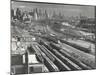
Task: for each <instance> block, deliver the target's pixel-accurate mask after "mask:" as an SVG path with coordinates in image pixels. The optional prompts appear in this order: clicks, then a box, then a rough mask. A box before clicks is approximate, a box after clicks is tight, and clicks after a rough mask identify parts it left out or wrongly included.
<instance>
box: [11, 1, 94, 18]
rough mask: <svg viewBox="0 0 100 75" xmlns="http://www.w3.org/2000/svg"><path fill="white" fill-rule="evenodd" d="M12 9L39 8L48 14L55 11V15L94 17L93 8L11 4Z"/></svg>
mask: <svg viewBox="0 0 100 75" xmlns="http://www.w3.org/2000/svg"><path fill="white" fill-rule="evenodd" d="M12 8H14V9H16V8H21V9H23V10H32V9H33V8H39V9H42V10H45V9H46V10H47V12H48V13H49V14H52V13H53V12H54V11H55V12H56V13H59V12H61V13H62V14H64V15H65V16H79V15H80V14H81V15H83V16H87V17H92V18H94V17H95V7H94V6H79V5H58V4H43V3H28V2H27V3H26V2H12Z"/></svg>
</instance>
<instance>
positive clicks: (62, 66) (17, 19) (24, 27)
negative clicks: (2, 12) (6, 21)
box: [10, 0, 96, 75]
mask: <svg viewBox="0 0 100 75" xmlns="http://www.w3.org/2000/svg"><path fill="white" fill-rule="evenodd" d="M10 11H11V25H10V29H11V31H10V34H11V37H10V38H11V40H10V56H11V58H10V61H11V62H10V64H11V65H10V74H11V75H16V74H34V73H49V72H64V71H66V72H67V71H82V70H94V69H96V6H95V5H81V4H67V3H66V4H63V3H49V2H48V3H47V2H35V1H17V0H11V9H10Z"/></svg>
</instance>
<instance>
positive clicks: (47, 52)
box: [32, 38, 92, 72]
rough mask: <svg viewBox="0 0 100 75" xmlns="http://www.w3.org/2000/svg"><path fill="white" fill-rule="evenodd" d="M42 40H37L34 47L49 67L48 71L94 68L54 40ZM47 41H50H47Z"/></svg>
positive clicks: (41, 59)
mask: <svg viewBox="0 0 100 75" xmlns="http://www.w3.org/2000/svg"><path fill="white" fill-rule="evenodd" d="M41 40H42V41H40V42H37V44H36V45H33V46H32V47H33V49H34V50H35V51H36V54H37V56H38V58H39V59H40V61H42V62H43V64H44V65H45V67H46V69H47V71H46V72H57V71H71V70H88V69H92V67H91V66H89V65H87V64H85V63H83V62H81V61H80V60H78V59H75V58H74V57H72V56H71V55H70V53H68V52H67V51H65V50H64V49H62V48H61V47H59V46H57V43H55V42H54V41H52V43H50V41H51V40H46V41H45V40H43V38H42V39H41ZM47 41H48V42H49V43H47ZM58 45H59V44H58Z"/></svg>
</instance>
